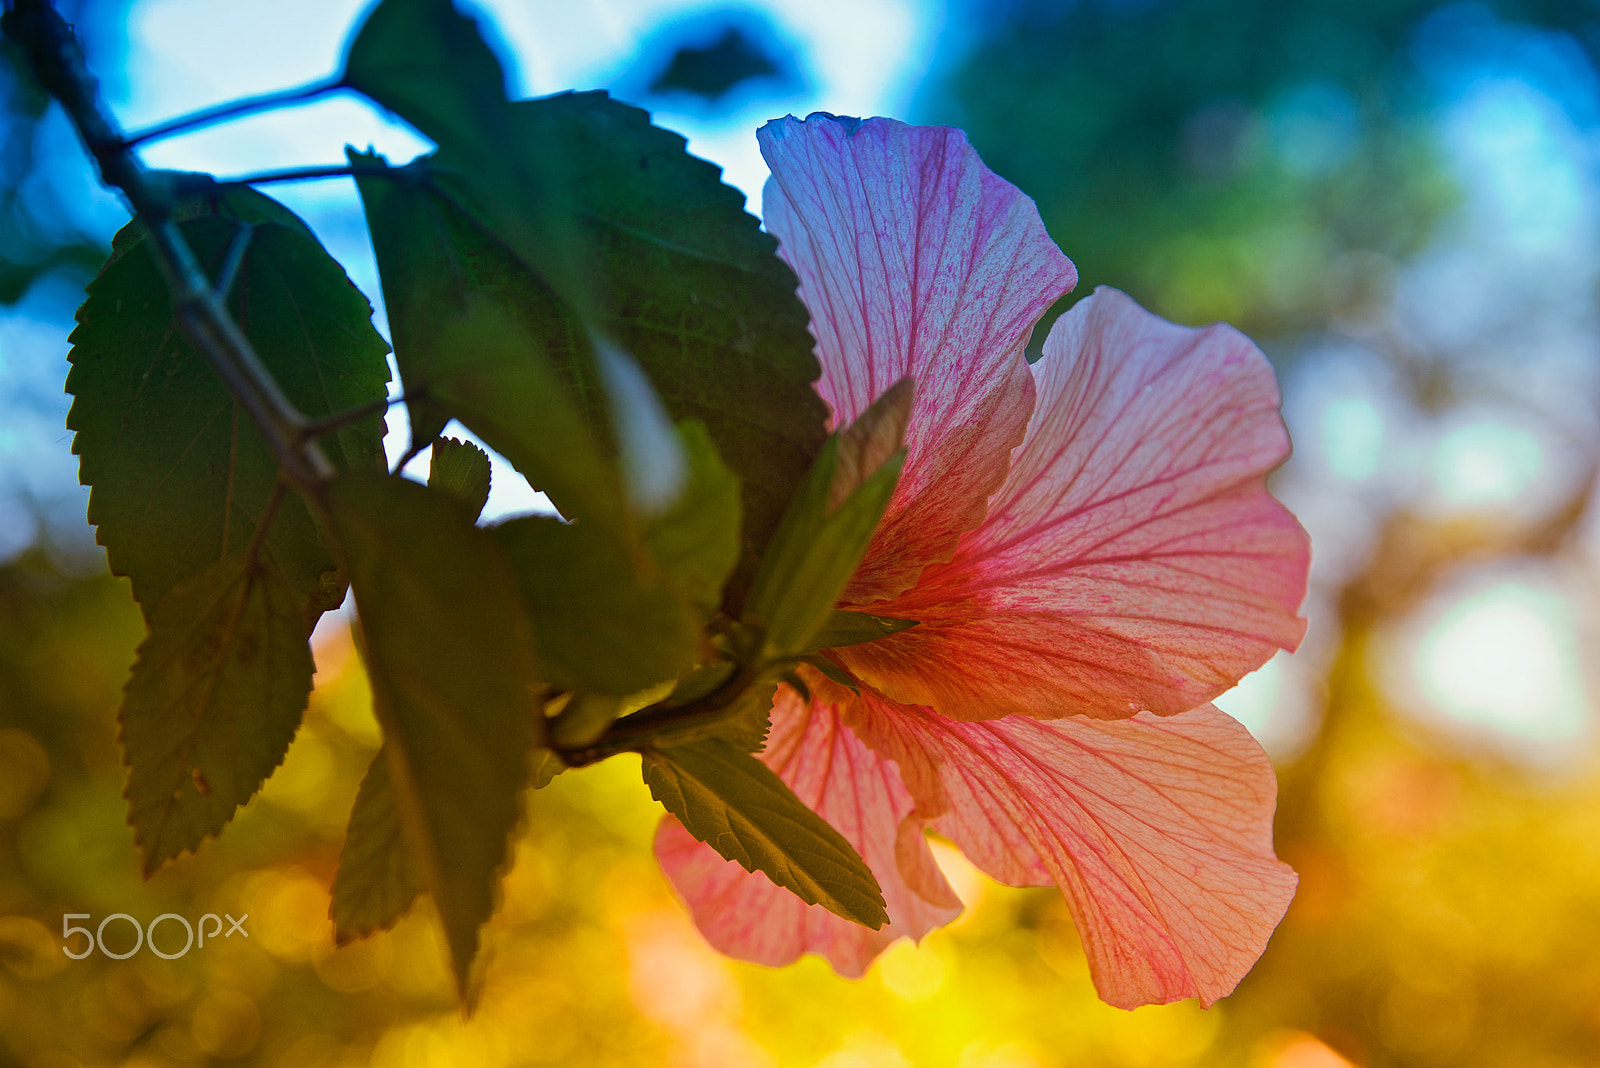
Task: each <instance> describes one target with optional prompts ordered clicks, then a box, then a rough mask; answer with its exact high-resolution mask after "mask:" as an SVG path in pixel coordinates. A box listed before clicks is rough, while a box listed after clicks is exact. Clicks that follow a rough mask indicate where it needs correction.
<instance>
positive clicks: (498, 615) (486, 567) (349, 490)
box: [325, 473, 544, 998]
mask: <svg viewBox="0 0 1600 1068" xmlns="http://www.w3.org/2000/svg"><path fill="white" fill-rule="evenodd" d="M325 497H326V503H327V507H328V514H329V516H330V517H331V520H332V523H333V527H334V529H335V531H336V533H337V537H338V543H339V546H340V550H341V556H342V558H343V560H344V563H345V566H346V568H347V569H348V572H349V575H350V586H351V588H352V589H353V590H354V592H355V597H356V608H357V611H358V612H359V613H360V618H361V628H362V633H363V634H364V636H365V649H366V657H367V668H368V672H369V674H370V676H371V679H372V695H373V705H374V707H375V709H376V711H377V713H378V720H379V723H380V724H381V725H382V727H383V731H384V741H385V744H386V745H388V746H389V747H390V761H389V772H390V775H391V779H392V786H393V789H394V794H395V798H396V800H397V802H398V805H399V810H400V817H401V821H402V825H403V826H404V828H405V831H406V838H407V841H408V842H409V843H410V845H411V851H412V855H413V856H414V857H415V858H416V862H417V867H418V870H419V872H420V874H421V876H422V882H423V885H424V886H425V887H426V888H427V889H428V891H429V893H431V894H432V895H433V899H434V903H435V904H436V905H437V907H438V910H439V916H440V919H441V920H442V921H443V923H444V929H445V936H446V940H447V942H448V943H449V946H450V955H451V959H452V961H453V963H454V966H455V975H456V981H457V984H458V989H459V990H460V991H461V992H462V996H463V998H466V997H467V996H468V991H469V989H470V984H469V982H468V976H469V972H470V968H471V964H472V960H473V957H474V956H475V954H476V952H477V945H478V928H479V926H480V925H481V924H482V923H483V922H484V921H485V920H487V919H488V917H489V914H490V913H491V912H492V911H493V909H494V886H495V881H496V878H497V875H498V872H499V870H500V869H501V868H502V866H503V865H504V864H505V863H506V862H507V859H508V857H509V846H508V841H507V839H508V837H509V836H510V834H511V832H512V830H513V828H514V827H515V825H516V822H517V815H518V807H519V801H518V793H519V791H520V790H521V788H522V786H523V784H524V783H525V782H526V780H527V774H528V760H529V753H530V750H531V749H532V747H533V746H534V745H536V744H541V743H542V736H541V734H540V733H539V732H540V731H542V727H543V722H544V719H543V714H542V712H541V711H540V704H541V702H542V700H543V691H542V686H541V682H540V678H539V675H538V671H537V664H536V660H535V656H534V644H533V635H532V632H531V628H530V627H529V624H528V621H527V617H526V612H525V609H524V608H523V606H522V603H521V601H520V599H519V598H518V597H517V595H516V585H515V579H514V577H513V576H512V573H511V569H510V567H509V565H508V564H507V563H506V560H505V557H504V555H503V554H502V553H501V551H500V549H499V546H498V545H497V543H496V541H495V539H494V538H493V537H491V536H490V535H489V533H488V532H487V531H484V530H480V529H478V528H477V527H474V526H473V525H472V518H471V516H470V514H469V513H468V511H467V509H466V508H465V506H463V505H462V504H461V502H460V501H458V500H456V499H455V498H452V497H450V496H448V495H446V494H443V493H439V492H437V491H434V490H429V489H427V488H425V487H422V486H419V485H417V484H416V483H414V482H408V481H406V480H405V479H402V478H396V477H389V476H383V475H369V474H362V473H354V474H347V475H343V476H340V477H338V478H336V479H334V481H333V482H332V483H330V484H329V486H328V487H327V489H326V491H325Z"/></svg>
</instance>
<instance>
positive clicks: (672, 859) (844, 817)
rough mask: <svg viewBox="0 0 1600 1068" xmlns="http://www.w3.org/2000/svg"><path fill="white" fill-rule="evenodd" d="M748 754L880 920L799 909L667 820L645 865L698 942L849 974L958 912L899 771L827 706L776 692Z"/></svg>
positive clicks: (760, 959)
mask: <svg viewBox="0 0 1600 1068" xmlns="http://www.w3.org/2000/svg"><path fill="white" fill-rule="evenodd" d="M808 681H809V680H808ZM816 681H817V682H818V686H819V689H820V688H828V689H829V690H834V689H837V690H838V693H840V694H843V695H844V696H846V697H849V696H850V695H849V694H848V693H847V692H846V691H844V690H843V689H840V688H837V687H831V685H830V684H828V683H827V682H826V681H825V680H823V679H821V677H820V676H818V677H817V678H816ZM760 755H761V759H762V760H764V761H766V763H767V764H768V766H769V767H771V768H772V770H773V771H775V772H777V774H778V775H779V777H781V778H782V779H783V780H784V781H785V782H787V783H788V784H789V786H790V787H791V788H792V789H793V790H794V792H795V793H796V794H797V795H798V796H799V797H800V799H801V800H802V801H804V802H805V803H806V804H808V805H810V806H811V807H812V808H813V809H814V810H816V812H817V813H818V814H820V815H821V816H822V818H823V819H825V820H827V821H828V822H829V823H831V824H832V825H833V826H834V828H835V829H837V830H838V831H839V833H840V834H842V835H844V836H845V837H846V838H847V839H849V840H850V843H851V844H852V845H854V846H855V847H856V849H857V850H858V851H859V852H860V853H861V856H862V858H863V859H864V860H866V862H867V866H868V867H869V868H871V869H872V872H873V874H874V875H876V876H877V877H878V882H879V884H880V885H881V886H882V887H883V895H884V898H885V900H886V901H887V903H888V911H889V921H890V922H889V923H888V924H886V925H884V926H883V927H882V928H881V929H879V930H876V931H871V930H868V929H867V928H865V927H862V926H860V925H858V924H854V923H851V922H849V921H848V920H844V919H841V918H839V917H838V916H835V915H834V914H833V913H831V912H829V911H828V910H827V909H825V908H823V907H822V906H820V905H807V904H806V903H805V902H803V901H801V900H800V899H799V898H797V897H795V896H794V895H793V894H791V893H789V892H788V891H787V890H784V889H782V888H781V887H778V886H775V885H774V884H773V882H772V881H771V880H770V879H768V878H767V877H766V876H765V875H763V874H761V873H759V872H756V873H753V874H752V873H751V872H747V871H745V870H744V869H743V868H741V867H740V866H739V865H737V864H735V863H732V862H731V861H727V860H724V859H723V858H722V857H721V856H719V855H718V854H717V853H716V851H715V850H713V849H712V848H711V847H710V846H707V845H705V844H704V843H702V842H698V841H696V840H695V839H694V838H693V837H691V836H690V835H689V832H687V831H685V830H684V829H683V827H682V825H681V824H679V823H678V821H677V820H675V819H673V818H671V817H670V816H669V817H668V818H667V819H665V820H663V821H662V823H661V826H660V828H659V829H658V830H657V832H656V857H657V859H659V860H660V862H661V867H662V870H663V871H665V872H666V875H667V878H668V879H669V880H671V882H672V885H673V887H674V889H676V890H677V892H678V895H679V896H680V897H682V898H683V900H684V902H685V903H686V904H687V905H688V906H689V910H690V912H691V913H692V914H693V916H694V920H695V923H696V924H697V925H698V926H699V928H700V932H701V933H702V934H703V935H705V938H706V941H708V942H710V943H711V944H712V945H713V946H715V947H716V948H717V949H718V950H720V951H721V952H723V953H726V954H727V955H728V956H730V957H737V958H739V959H741V960H748V961H754V962H755V963H757V964H770V965H773V966H781V965H785V964H790V963H792V962H793V961H795V960H797V959H798V958H799V957H800V955H801V954H803V953H817V954H820V955H822V956H823V957H825V958H827V960H828V962H829V963H831V964H832V965H833V967H834V968H835V970H837V971H838V972H839V973H840V974H841V975H847V976H851V977H855V976H859V975H861V974H862V973H863V972H865V971H866V969H867V965H868V964H870V963H871V962H872V959H873V958H874V957H876V956H877V955H878V954H879V953H881V952H883V950H884V948H885V947H887V946H888V945H889V944H890V943H891V942H893V941H895V940H896V939H898V938H904V937H907V936H909V937H911V938H913V939H920V938H922V936H923V935H925V934H927V933H928V932H929V931H931V930H933V929H934V928H935V927H941V926H943V925H944V924H946V923H949V922H950V921H951V920H952V919H954V918H955V917H956V916H957V915H958V914H959V913H960V912H961V901H960V899H959V898H957V897H956V895H955V891H953V890H951V889H950V884H949V883H947V882H946V881H945V879H944V875H943V874H942V873H941V872H940V871H939V868H938V866H937V865H936V864H935V862H934V859H933V854H932V852H931V851H930V850H929V849H928V843H927V840H926V839H925V838H924V837H923V833H922V828H923V821H921V820H920V819H917V818H915V817H914V816H912V815H911V812H912V809H913V807H914V803H913V801H912V799H911V795H910V794H909V793H907V792H906V788H905V786H904V784H902V783H901V781H900V776H899V773H898V772H897V771H896V770H895V767H894V765H893V764H892V763H890V762H889V761H887V760H885V759H884V758H882V757H880V756H878V755H877V754H876V753H874V752H873V751H872V750H870V749H868V748H867V747H866V746H864V745H862V744H861V742H860V741H859V740H857V738H856V737H855V735H853V734H851V733H850V730H849V728H847V727H845V726H844V725H843V724H842V723H841V722H840V718H839V708H838V707H837V706H836V705H834V704H831V703H827V702H824V701H822V700H817V701H816V702H815V703H814V704H812V705H810V706H808V705H807V704H806V703H805V702H804V701H802V700H801V699H800V698H799V697H798V696H797V695H796V694H795V693H794V691H793V690H792V689H790V688H789V687H787V686H785V687H781V688H780V690H779V697H778V699H777V700H776V701H775V702H774V704H773V709H772V731H771V733H770V734H769V735H768V741H767V748H766V750H765V751H764V752H762V753H761V754H760Z"/></svg>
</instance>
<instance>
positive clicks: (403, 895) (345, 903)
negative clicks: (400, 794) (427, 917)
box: [332, 746, 422, 945]
mask: <svg viewBox="0 0 1600 1068" xmlns="http://www.w3.org/2000/svg"><path fill="white" fill-rule="evenodd" d="M410 850H411V846H410V843H409V842H407V841H406V837H405V829H404V827H403V826H402V825H401V822H400V808H399V804H398V801H397V799H396V798H395V793H394V785H393V783H392V782H390V779H389V749H388V747H387V746H384V747H381V748H379V750H378V752H377V753H376V754H374V756H373V758H372V763H371V764H370V765H369V766H368V767H367V773H366V775H365V776H363V777H362V779H361V786H360V788H359V789H358V790H357V791H356V801H355V805H354V806H352V807H351V809H350V826H349V828H348V829H347V830H346V831H345V838H344V850H343V851H342V852H341V853H340V854H339V871H338V874H336V875H335V876H334V879H333V908H332V915H333V930H334V938H335V939H336V940H337V941H338V942H339V943H340V944H341V945H343V944H344V943H346V942H351V941H354V940H355V939H357V938H364V937H366V936H367V935H369V934H371V933H372V932H373V931H378V930H382V929H384V928H387V927H392V926H393V925H394V923H395V922H396V921H397V920H399V919H400V917H401V916H402V915H404V914H405V912H406V910H407V909H409V908H410V907H411V903H412V902H413V901H415V900H416V897H417V894H418V893H419V892H420V891H421V890H422V884H421V882H420V881H419V880H418V877H417V872H416V870H415V866H414V864H413V862H412V859H411V851H410Z"/></svg>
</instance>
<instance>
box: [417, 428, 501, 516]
mask: <svg viewBox="0 0 1600 1068" xmlns="http://www.w3.org/2000/svg"><path fill="white" fill-rule="evenodd" d="M489 476H490V471H489V454H488V453H486V452H484V451H483V450H482V449H480V448H478V447H477V446H476V445H474V444H473V443H472V442H470V441H458V440H456V439H455V438H440V439H438V440H437V441H435V442H434V443H433V453H432V455H431V457H430V458H429V467H428V485H429V486H432V487H433V488H434V489H436V490H441V491H443V492H445V493H448V494H450V495H452V496H454V497H459V498H460V499H461V500H462V501H464V502H465V503H466V505H467V508H468V509H469V510H471V512H472V515H473V517H474V518H476V517H477V516H478V514H479V513H481V512H482V511H483V506H484V505H485V504H487V503H488V502H489Z"/></svg>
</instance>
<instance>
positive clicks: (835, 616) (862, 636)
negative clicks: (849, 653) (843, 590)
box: [805, 608, 917, 653]
mask: <svg viewBox="0 0 1600 1068" xmlns="http://www.w3.org/2000/svg"><path fill="white" fill-rule="evenodd" d="M916 625H917V621H916V620H914V619H895V618H894V617H892V616H874V615H868V614H867V613H866V612H850V611H846V610H845V609H843V608H836V609H834V610H833V612H832V613H831V614H830V615H829V616H828V620H827V622H825V623H824V624H822V629H821V630H819V631H817V632H816V633H815V634H813V635H812V636H811V640H810V641H809V642H807V643H806V645H807V648H806V650H805V651H806V652H808V653H812V652H816V651H817V650H818V649H837V648H839V647H840V646H844V645H860V644H861V643H862V642H871V641H877V640H878V639H879V638H887V637H888V636H889V635H891V634H899V633H900V632H901V631H903V630H908V629H910V628H911V627H914V626H916Z"/></svg>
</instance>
